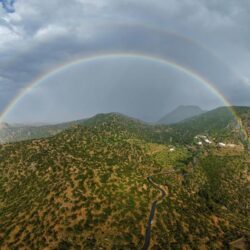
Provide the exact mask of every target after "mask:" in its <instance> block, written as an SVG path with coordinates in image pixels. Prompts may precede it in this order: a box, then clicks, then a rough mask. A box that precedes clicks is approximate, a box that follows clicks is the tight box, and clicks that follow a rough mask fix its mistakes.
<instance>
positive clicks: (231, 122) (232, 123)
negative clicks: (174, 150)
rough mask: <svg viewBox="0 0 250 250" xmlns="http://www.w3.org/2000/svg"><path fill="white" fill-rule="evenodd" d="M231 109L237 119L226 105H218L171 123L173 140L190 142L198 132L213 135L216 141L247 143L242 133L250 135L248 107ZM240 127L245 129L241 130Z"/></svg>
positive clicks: (249, 111)
mask: <svg viewBox="0 0 250 250" xmlns="http://www.w3.org/2000/svg"><path fill="white" fill-rule="evenodd" d="M231 109H233V110H234V112H235V113H236V115H237V119H236V118H235V115H234V114H233V113H232V111H231V110H230V109H228V107H220V108H217V109H214V110H211V111H208V112H206V113H204V114H201V115H199V116H196V117H193V118H190V119H187V120H185V121H183V122H180V123H178V124H175V125H173V126H172V128H173V133H172V136H173V138H174V140H176V141H179V142H183V143H190V142H191V141H192V140H193V138H194V137H195V136H196V135H199V134H205V135H208V136H210V137H214V138H216V140H217V141H225V142H229V141H230V142H232V143H233V142H235V143H239V141H241V142H242V143H247V142H246V135H245V134H244V133H245V132H246V133H247V136H248V137H250V133H249V132H250V130H249V123H250V122H249V120H250V108H249V107H231ZM242 128H243V129H244V130H245V131H242ZM180 140H181V141H180Z"/></svg>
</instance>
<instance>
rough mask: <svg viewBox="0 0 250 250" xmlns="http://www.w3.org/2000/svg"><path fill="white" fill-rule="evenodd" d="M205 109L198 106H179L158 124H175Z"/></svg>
mask: <svg viewBox="0 0 250 250" xmlns="http://www.w3.org/2000/svg"><path fill="white" fill-rule="evenodd" d="M204 112H205V111H204V110H202V109H201V108H200V107H198V106H192V105H190V106H179V107H177V108H176V109H174V110H173V111H172V112H170V113H169V114H167V115H165V116H164V117H162V118H161V119H160V120H159V121H158V122H157V123H158V124H174V123H178V122H181V121H183V120H185V119H188V118H191V117H194V116H197V115H200V114H202V113H204Z"/></svg>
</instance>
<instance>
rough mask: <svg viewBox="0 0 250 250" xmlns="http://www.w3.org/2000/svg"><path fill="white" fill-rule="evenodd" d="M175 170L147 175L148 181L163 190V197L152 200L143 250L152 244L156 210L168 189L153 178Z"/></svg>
mask: <svg viewBox="0 0 250 250" xmlns="http://www.w3.org/2000/svg"><path fill="white" fill-rule="evenodd" d="M174 172H175V171H174V170H171V171H168V172H164V173H159V174H154V175H151V176H148V177H147V180H148V182H149V183H150V184H151V185H152V186H153V187H154V188H156V189H158V190H159V191H160V192H161V197H160V198H159V199H157V200H155V201H153V202H152V205H151V210H150V214H149V218H148V224H147V228H146V232H145V237H144V244H143V247H142V250H147V249H148V248H149V246H150V238H151V225H152V223H153V219H154V215H155V210H156V207H157V204H158V203H160V202H161V201H162V200H163V199H164V198H165V197H166V194H167V193H166V191H165V190H164V189H163V188H162V187H161V186H159V185H158V184H156V183H155V182H153V180H152V179H151V178H152V177H153V176H157V175H169V174H171V173H174Z"/></svg>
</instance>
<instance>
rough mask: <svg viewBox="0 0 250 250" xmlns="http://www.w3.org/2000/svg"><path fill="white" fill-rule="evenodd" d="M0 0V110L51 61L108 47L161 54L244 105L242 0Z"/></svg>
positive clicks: (245, 17) (247, 20) (245, 19)
mask: <svg viewBox="0 0 250 250" xmlns="http://www.w3.org/2000/svg"><path fill="white" fill-rule="evenodd" d="M0 2H1V3H2V5H3V7H4V8H3V9H2V10H0V37H1V38H0V112H1V110H4V108H5V107H6V105H7V104H8V103H9V102H10V101H11V99H12V98H14V97H15V96H16V94H17V93H18V92H19V91H21V90H22V89H23V88H25V86H27V83H29V82H31V81H32V80H33V79H35V78H37V77H38V76H39V75H41V74H45V73H46V72H48V71H49V70H51V69H52V68H55V67H57V65H60V64H63V63H66V62H68V61H72V60H74V59H76V58H78V57H80V56H82V57H84V56H88V55H91V54H98V53H112V52H113V51H122V52H124V53H126V52H129V53H131V52H134V53H138V52H139V53H144V54H147V55H153V56H161V57H164V58H166V59H168V60H171V61H174V62H176V63H178V64H181V65H182V66H183V67H186V68H189V69H192V70H193V71H195V72H198V74H200V75H201V76H202V77H204V78H206V79H207V80H209V81H210V82H212V83H213V84H214V85H215V87H216V88H218V89H219V90H220V91H221V92H222V93H223V94H224V95H225V96H226V97H227V98H228V99H229V100H230V101H231V102H232V103H233V104H236V105H250V98H249V96H250V80H249V79H250V73H249V69H248V65H250V47H249V44H250V33H249V32H248V30H249V25H250V16H249V14H248V13H249V11H250V3H249V1H246V0H243V1H233V0H227V1H226V0H223V1H215V0H214V1H213V0H211V1H206V0H204V1H200V0H181V1H174V0H156V1H149V0H138V1H132V0H124V1H115V0H72V1H66V0H53V1H48V0H47V1H38V0H18V1H16V2H15V12H13V4H14V1H4V0H1V1H0ZM10 12H12V13H10ZM118 73H119V72H118ZM103 80H105V79H103ZM172 84H173V85H174V83H172ZM187 88H188V87H187ZM187 91H188V90H187ZM176 105H178V102H176ZM169 106H174V103H172V102H169Z"/></svg>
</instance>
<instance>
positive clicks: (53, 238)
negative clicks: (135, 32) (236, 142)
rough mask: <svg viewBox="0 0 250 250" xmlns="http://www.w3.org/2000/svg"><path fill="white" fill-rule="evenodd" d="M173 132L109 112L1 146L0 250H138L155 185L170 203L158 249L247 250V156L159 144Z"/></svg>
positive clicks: (157, 222) (160, 209) (159, 226)
mask: <svg viewBox="0 0 250 250" xmlns="http://www.w3.org/2000/svg"><path fill="white" fill-rule="evenodd" d="M171 131H172V130H169V128H166V126H163V127H161V126H158V127H157V126H156V127H155V126H150V125H147V124H145V123H142V122H140V121H138V120H134V119H130V118H129V117H126V116H122V115H120V114H114V113H111V114H106V115H105V114H101V115H98V116H96V117H93V118H92V119H90V120H88V121H87V122H86V123H85V125H75V126H74V127H70V128H68V129H66V130H64V131H63V132H61V133H58V134H57V135H55V136H52V137H49V138H43V139H36V140H29V141H22V142H16V143H11V144H4V145H0V158H1V161H0V211H1V213H0V248H1V249H21V248H23V249H100V248H102V249H140V248H141V247H142V245H143V242H144V235H145V230H146V225H147V221H148V216H149V213H150V208H151V204H152V202H153V201H154V200H156V199H159V193H158V190H157V189H156V187H155V186H153V185H152V183H150V182H149V181H148V179H147V177H148V176H152V180H153V181H154V182H155V183H157V184H158V185H160V186H161V187H162V188H163V189H164V190H165V192H166V194H167V195H166V197H165V198H164V199H163V200H162V201H161V203H159V204H158V205H157V213H156V215H155V218H154V220H153V224H152V235H151V244H150V245H151V247H152V249H181V248H185V249H201V248H207V249H221V248H226V247H227V246H228V244H229V243H230V242H231V241H233V240H237V239H239V238H241V237H243V238H244V239H245V241H246V242H247V241H248V240H249V239H250V235H249V229H250V225H249V220H248V218H249V210H248V205H249V202H250V200H249V196H248V193H249V190H248V184H249V160H250V157H249V154H248V152H247V151H238V152H234V151H228V150H227V149H217V148H216V147H207V148H202V149H201V148H200V147H198V146H197V147H195V146H194V147H193V148H192V150H190V149H189V148H187V147H185V146H184V145H181V144H176V145H173V144H169V143H168V142H167V141H164V143H160V142H159V141H160V140H162V138H164V137H163V135H164V133H165V135H167V134H171ZM172 132H173V131H172ZM194 159H196V160H195V161H194ZM156 174H157V175H156Z"/></svg>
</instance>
